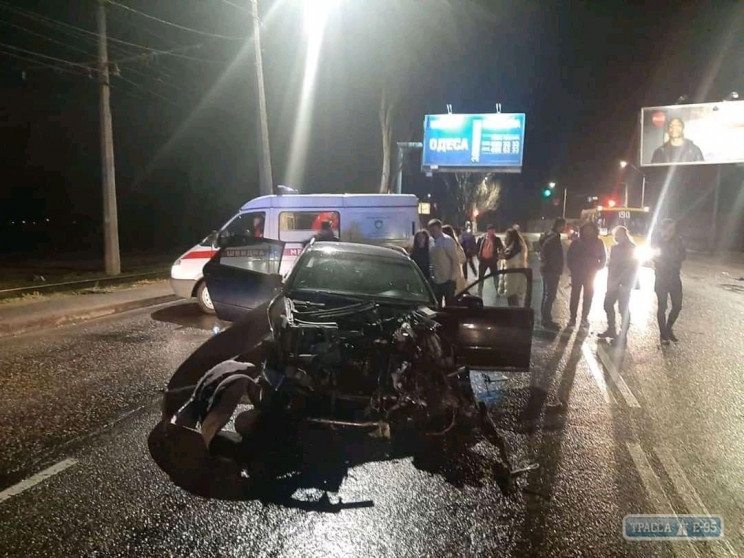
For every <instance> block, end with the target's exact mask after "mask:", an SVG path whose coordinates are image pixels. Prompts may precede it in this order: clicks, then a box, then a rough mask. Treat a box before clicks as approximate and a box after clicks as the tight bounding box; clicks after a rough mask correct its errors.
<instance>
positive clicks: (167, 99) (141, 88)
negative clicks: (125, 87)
mask: <svg viewBox="0 0 744 558" xmlns="http://www.w3.org/2000/svg"><path fill="white" fill-rule="evenodd" d="M115 77H116V79H119V80H121V81H123V82H125V83H128V84H129V85H132V86H134V87H136V88H137V89H139V90H140V91H143V92H146V93H149V94H150V95H153V96H154V97H157V98H158V99H160V100H161V101H165V102H166V103H168V104H170V105H172V106H174V107H177V108H181V107H180V106H179V105H178V104H176V103H174V102H173V101H172V100H170V99H169V98H168V97H166V96H164V95H161V94H160V93H158V92H157V91H153V90H152V89H148V88H147V87H145V86H144V85H142V84H139V83H137V82H136V81H132V80H131V79H127V78H125V77H124V76H121V75H119V76H115Z"/></svg>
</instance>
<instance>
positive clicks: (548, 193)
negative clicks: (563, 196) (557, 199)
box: [542, 188, 553, 199]
mask: <svg viewBox="0 0 744 558" xmlns="http://www.w3.org/2000/svg"><path fill="white" fill-rule="evenodd" d="M552 195H553V190H551V189H550V188H545V189H544V190H543V191H542V196H543V198H545V199H547V198H549V197H550V196H552Z"/></svg>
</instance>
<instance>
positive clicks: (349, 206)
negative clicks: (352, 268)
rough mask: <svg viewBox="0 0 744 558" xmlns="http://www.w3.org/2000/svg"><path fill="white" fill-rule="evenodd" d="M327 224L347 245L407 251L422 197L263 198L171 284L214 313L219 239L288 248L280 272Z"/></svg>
mask: <svg viewBox="0 0 744 558" xmlns="http://www.w3.org/2000/svg"><path fill="white" fill-rule="evenodd" d="M324 221H330V222H331V225H332V227H333V230H334V232H335V233H336V236H337V237H338V238H339V239H341V240H342V241H344V242H359V243H362V244H387V245H396V246H401V247H407V246H408V244H409V243H410V242H411V240H412V237H413V235H414V234H415V233H416V230H417V227H418V223H419V215H418V198H417V197H416V196H413V195H408V194H284V195H281V194H280V195H271V196H261V197H258V198H255V199H253V200H251V201H249V202H248V203H246V204H245V205H244V206H243V207H241V208H240V211H239V212H238V213H237V215H235V216H234V217H233V218H232V219H230V220H229V221H228V222H227V223H225V225H223V227H222V228H221V229H219V230H217V231H213V232H212V234H210V235H209V236H207V237H206V238H205V239H204V240H202V241H201V242H200V243H199V244H197V245H196V246H194V247H193V248H191V249H190V250H189V251H187V252H186V253H185V254H183V255H182V256H181V257H180V258H178V259H177V260H176V261H175V263H174V264H173V267H172V268H171V278H170V283H171V287H172V288H173V291H174V292H175V293H176V295H177V296H179V297H181V298H193V297H195V298H196V301H197V302H198V304H199V307H200V308H201V309H202V311H204V312H206V313H209V314H212V313H214V305H213V304H212V300H211V299H210V297H209V292H208V291H207V287H206V285H205V284H204V277H203V274H202V269H203V267H204V264H206V263H207V262H208V261H209V260H210V259H211V258H212V256H214V255H215V254H216V253H217V249H218V240H219V238H220V237H229V236H232V235H247V236H249V237H254V238H273V239H277V240H281V241H283V242H284V243H285V246H284V254H283V257H282V260H281V269H280V273H281V274H282V275H286V274H287V273H289V271H290V270H291V269H292V266H294V263H295V261H297V257H298V256H299V255H300V253H301V252H302V250H303V248H304V243H305V242H306V241H307V240H309V239H310V238H312V237H313V236H314V235H315V234H316V233H317V232H318V231H319V230H320V228H321V224H322V223H323V222H324Z"/></svg>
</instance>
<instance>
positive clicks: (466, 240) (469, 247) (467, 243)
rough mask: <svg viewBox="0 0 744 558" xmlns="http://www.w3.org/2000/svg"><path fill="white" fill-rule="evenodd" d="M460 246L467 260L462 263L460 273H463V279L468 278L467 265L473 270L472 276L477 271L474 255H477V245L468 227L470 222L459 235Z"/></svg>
mask: <svg viewBox="0 0 744 558" xmlns="http://www.w3.org/2000/svg"><path fill="white" fill-rule="evenodd" d="M455 232H457V231H455ZM460 246H462V249H463V250H464V252H465V257H466V258H467V260H466V261H465V263H464V264H462V273H463V275H465V279H467V278H468V265H469V266H470V269H471V270H472V271H473V276H476V275H477V273H478V271H477V270H476V269H475V261H474V260H475V256H477V255H478V246H477V243H476V241H475V236H474V235H473V231H472V229H471V228H470V223H468V224H467V225H466V226H465V230H464V231H463V232H462V234H461V235H460Z"/></svg>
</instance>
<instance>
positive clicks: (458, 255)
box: [410, 219, 528, 306]
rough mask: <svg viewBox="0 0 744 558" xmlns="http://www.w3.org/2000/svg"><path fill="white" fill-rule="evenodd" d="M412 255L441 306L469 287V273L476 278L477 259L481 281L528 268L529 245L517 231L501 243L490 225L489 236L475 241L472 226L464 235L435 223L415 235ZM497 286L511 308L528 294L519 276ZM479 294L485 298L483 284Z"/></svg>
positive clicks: (504, 277)
mask: <svg viewBox="0 0 744 558" xmlns="http://www.w3.org/2000/svg"><path fill="white" fill-rule="evenodd" d="M410 253H411V258H412V259H413V261H415V262H416V264H417V265H418V266H419V268H420V269H421V271H422V272H423V273H424V275H425V276H426V278H427V279H428V280H429V281H430V282H431V285H432V288H433V290H434V294H435V295H436V297H437V300H438V301H439V302H442V301H447V300H450V299H451V298H452V297H453V296H454V295H455V292H460V291H462V290H464V289H465V288H466V287H467V277H468V269H470V271H472V273H473V275H475V274H476V267H475V259H476V258H477V260H478V270H477V276H478V279H482V278H483V277H485V275H486V273H494V272H496V271H497V270H499V269H522V268H526V267H528V260H527V258H528V248H527V243H526V242H525V241H524V238H522V235H521V234H520V233H519V230H518V228H517V227H513V228H511V229H509V230H508V231H506V235H505V237H504V240H503V241H502V240H501V238H500V237H499V236H497V235H496V227H494V226H493V225H488V227H487V228H486V234H485V235H483V236H481V237H480V238H478V239H476V238H475V235H474V234H473V231H472V228H471V226H470V225H466V226H465V229H464V230H462V231H461V230H458V229H455V228H454V227H452V226H451V225H443V224H442V222H441V221H440V220H439V219H432V220H431V221H429V223H428V226H427V230H421V231H419V232H417V233H416V234H415V236H414V238H413V246H412V248H411V251H410ZM494 286H495V288H496V291H497V294H499V295H503V296H504V297H505V298H506V300H507V302H508V304H509V305H510V306H518V305H519V304H520V302H521V300H522V297H524V296H525V293H526V291H527V282H526V278H525V276H524V275H522V274H519V273H508V274H504V275H502V276H501V277H499V278H498V280H496V281H495V283H494ZM478 294H479V295H480V296H482V295H483V282H482V281H481V282H480V283H478Z"/></svg>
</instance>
